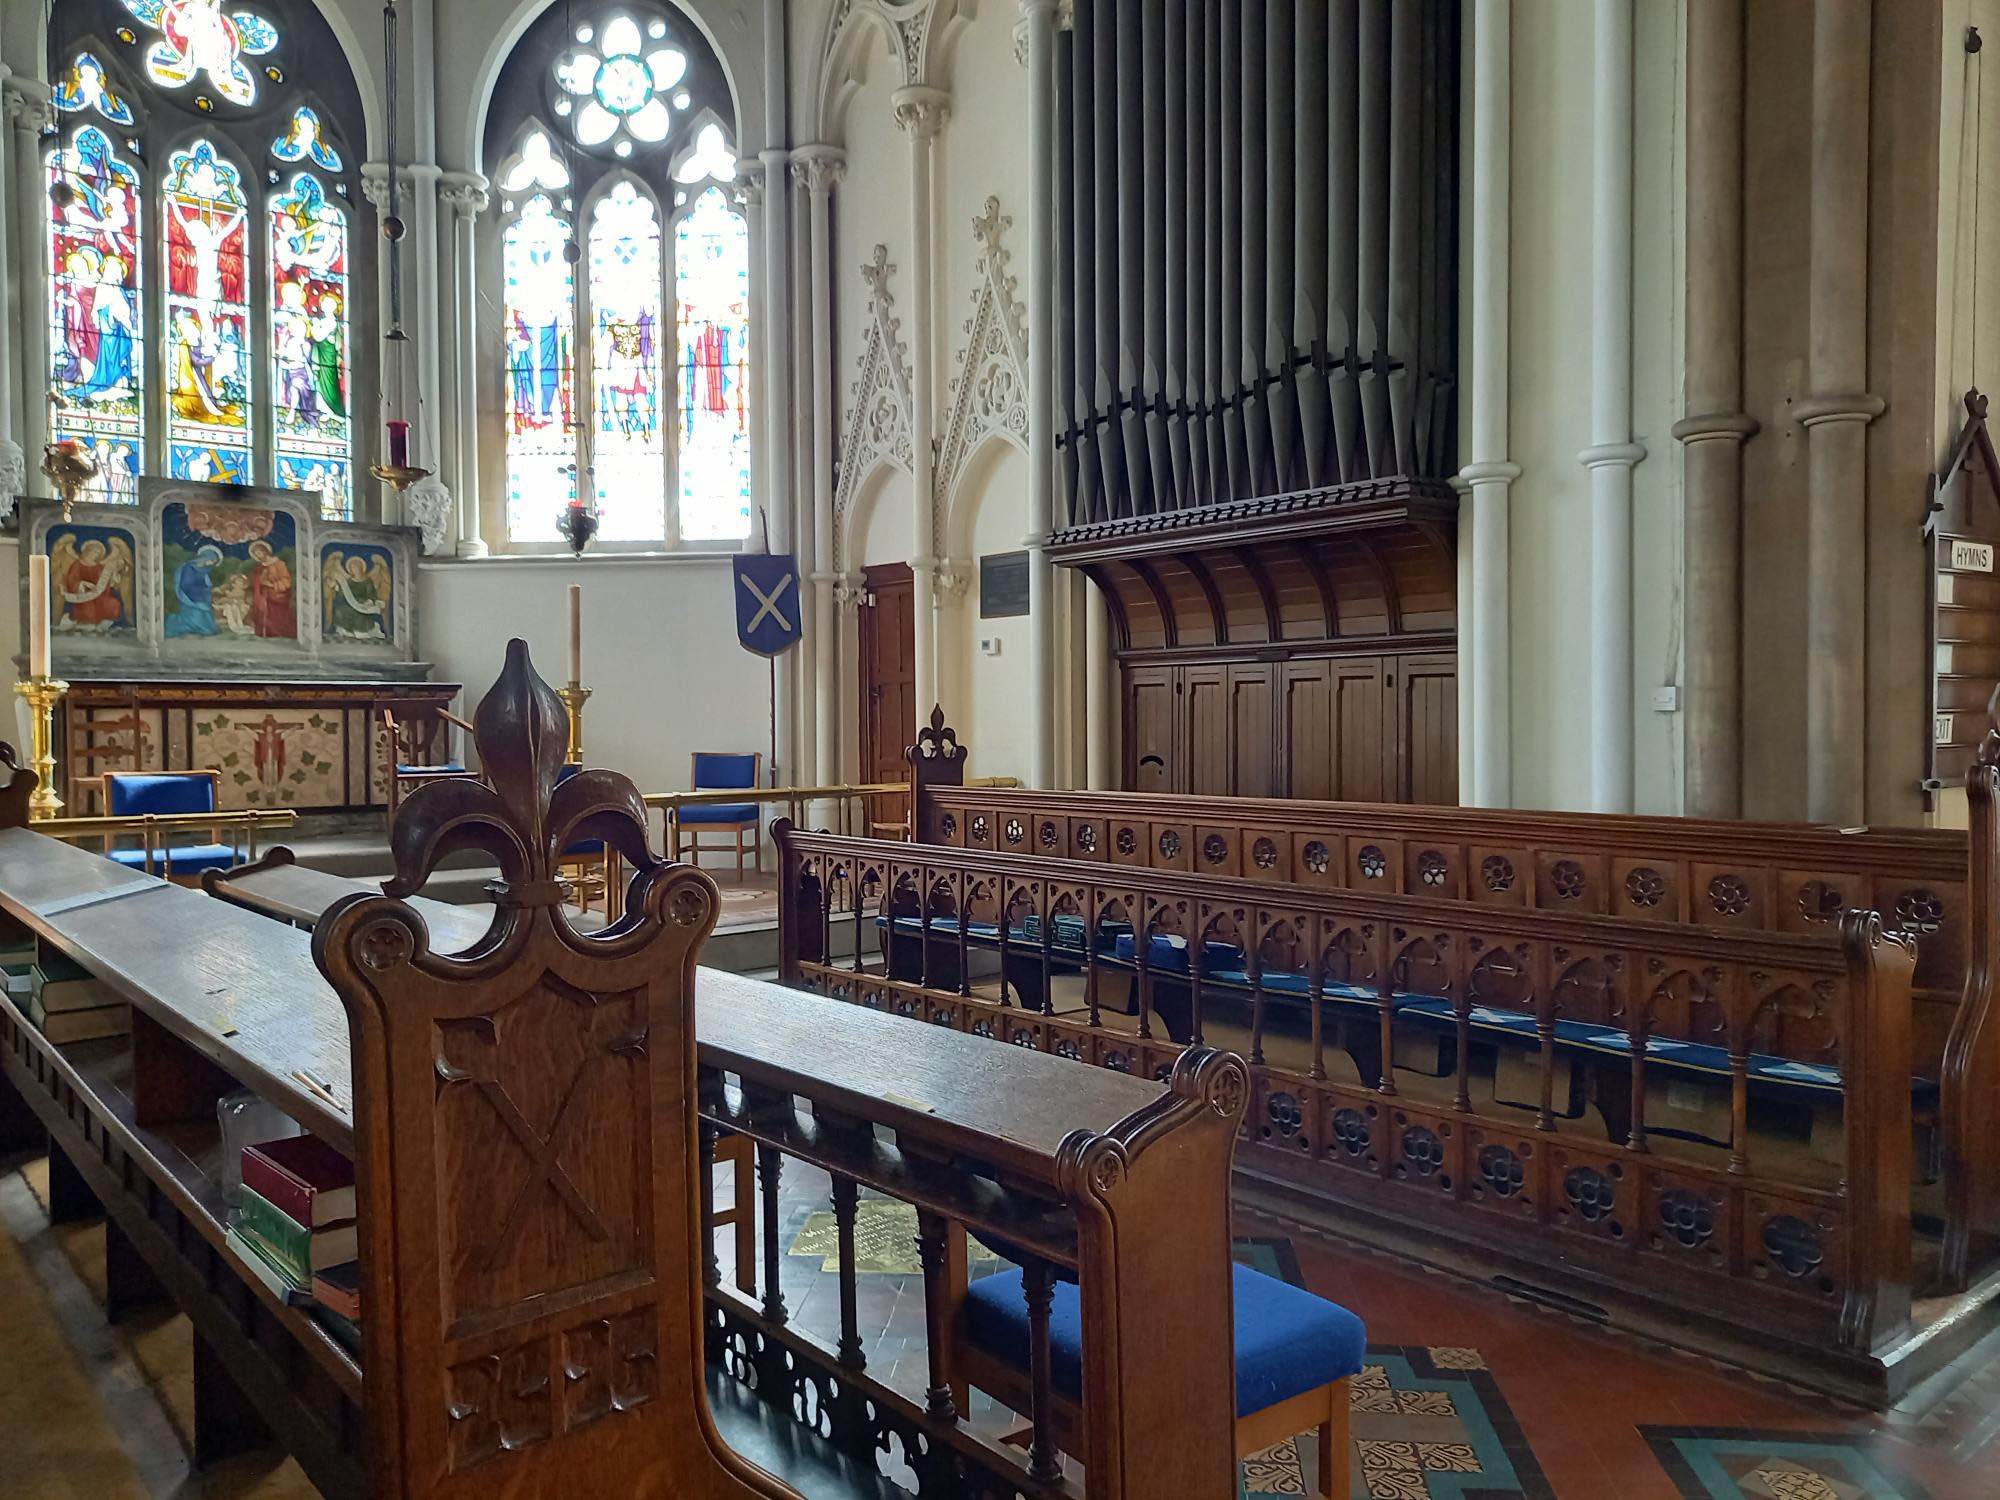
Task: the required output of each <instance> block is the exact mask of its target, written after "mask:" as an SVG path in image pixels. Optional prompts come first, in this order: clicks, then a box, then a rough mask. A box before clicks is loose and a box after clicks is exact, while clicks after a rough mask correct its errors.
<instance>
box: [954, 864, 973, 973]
mask: <svg viewBox="0 0 2000 1500" xmlns="http://www.w3.org/2000/svg"><path fill="white" fill-rule="evenodd" d="M965 888H966V879H965V877H964V876H963V875H961V876H959V877H958V889H957V891H955V892H954V893H953V896H952V909H953V910H955V911H956V912H957V913H958V992H959V994H961V995H970V994H971V993H972V961H971V958H970V956H969V954H968V952H967V948H966V943H967V928H968V927H969V926H970V924H971V922H972V913H971V912H970V910H968V909H967V903H966V899H965Z"/></svg>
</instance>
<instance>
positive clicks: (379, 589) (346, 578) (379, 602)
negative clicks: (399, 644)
mask: <svg viewBox="0 0 2000 1500" xmlns="http://www.w3.org/2000/svg"><path fill="white" fill-rule="evenodd" d="M320 573H321V578H322V580H323V581H322V585H321V592H322V594H323V595H324V598H325V609H326V613H325V615H324V617H323V624H324V629H325V633H326V636H327V638H328V639H329V640H335V641H369V642H386V641H387V640H388V639H389V599H390V591H391V587H392V585H391V580H390V574H389V559H388V557H387V555H386V554H384V553H381V552H373V551H368V552H342V551H341V550H340V549H339V548H337V547H336V548H329V549H328V551H327V552H326V555H325V556H324V557H323V558H322V560H321V565H320Z"/></svg>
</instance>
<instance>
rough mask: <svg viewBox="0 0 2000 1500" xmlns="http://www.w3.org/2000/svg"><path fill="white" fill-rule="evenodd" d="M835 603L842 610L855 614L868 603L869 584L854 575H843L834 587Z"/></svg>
mask: <svg viewBox="0 0 2000 1500" xmlns="http://www.w3.org/2000/svg"><path fill="white" fill-rule="evenodd" d="M833 602H834V603H835V604H836V605H837V606H839V608H840V609H841V610H843V611H845V612H847V613H850V614H851V613H853V612H854V611H855V610H858V609H860V608H861V606H862V605H863V604H866V603H867V602H868V585H867V583H866V582H865V581H864V580H863V579H861V578H860V577H858V576H856V575H854V574H852V573H849V574H845V575H843V576H842V577H841V579H840V581H839V582H838V583H836V584H835V585H834V586H833Z"/></svg>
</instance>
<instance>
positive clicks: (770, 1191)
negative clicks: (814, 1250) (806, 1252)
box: [757, 1141, 785, 1323]
mask: <svg viewBox="0 0 2000 1500" xmlns="http://www.w3.org/2000/svg"><path fill="white" fill-rule="evenodd" d="M783 1161H784V1155H783V1153H782V1152H780V1151H779V1150H778V1148H777V1147H776V1146H767V1145H765V1144H764V1143H763V1142H762V1141H759V1142H758V1143H757V1184H758V1186H759V1187H761V1188H762V1189H763V1190H764V1226H763V1227H764V1316H765V1317H767V1318H769V1319H770V1320H771V1321H772V1322H773V1323H782V1322H784V1321H785V1293H784V1289H783V1288H782V1287H781V1286H780V1285H779V1281H780V1277H779V1274H778V1273H779V1271H780V1269H781V1268H782V1267H783V1265H784V1247H783V1245H782V1244H781V1243H780V1239H779V1229H780V1227H781V1226H780V1225H779V1223H778V1174H779V1172H780V1170H781V1165H782V1163H783Z"/></svg>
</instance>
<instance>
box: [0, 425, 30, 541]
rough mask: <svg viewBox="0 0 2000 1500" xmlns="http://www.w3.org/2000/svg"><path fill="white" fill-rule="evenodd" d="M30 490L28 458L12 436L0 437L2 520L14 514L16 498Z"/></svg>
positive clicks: (0, 511) (0, 519) (0, 502)
mask: <svg viewBox="0 0 2000 1500" xmlns="http://www.w3.org/2000/svg"><path fill="white" fill-rule="evenodd" d="M27 492H28V458H27V455H26V454H24V453H23V452H22V451H21V445H20V444H19V443H17V442H15V441H14V440H13V439H12V438H0V521H5V520H6V519H7V518H8V517H9V516H11V515H13V514H14V498H15V496H17V495H25V494H27Z"/></svg>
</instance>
